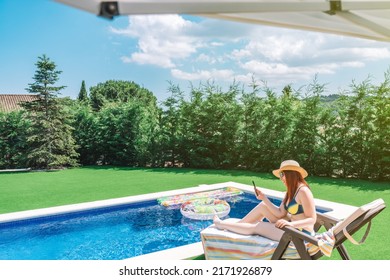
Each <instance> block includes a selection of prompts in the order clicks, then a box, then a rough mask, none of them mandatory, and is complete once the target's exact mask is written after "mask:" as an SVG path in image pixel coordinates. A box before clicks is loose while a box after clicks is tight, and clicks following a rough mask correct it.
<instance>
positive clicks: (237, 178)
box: [0, 166, 390, 260]
mask: <svg viewBox="0 0 390 280" xmlns="http://www.w3.org/2000/svg"><path fill="white" fill-rule="evenodd" d="M252 180H255V181H256V184H257V185H258V186H260V187H265V188H268V189H274V190H278V191H284V190H285V188H284V186H283V184H282V183H281V182H280V181H279V180H278V179H277V178H275V177H274V176H273V175H271V174H264V173H255V172H248V171H236V170H233V171H231V170H198V169H184V168H180V169H179V168H169V169H163V168H124V167H107V166H104V167H101V166H97V167H95V166H93V167H82V168H74V169H66V170H60V171H50V172H23V173H0V182H1V183H0V213H8V212H14V211H22V210H30V209H37V208H44V207H52V206H58V205H66V204H73V203H80V202H88V201H95V200H102V199H109V198H117V197H124V196H131V195H139V194H145V193H152V192H160V191H166V190H172V189H180V188H187V187H194V186H197V185H199V184H213V183H220V182H226V181H234V182H238V183H244V184H251V181H252ZM307 181H308V183H309V185H310V186H311V189H312V191H313V194H314V196H315V197H316V198H319V199H324V200H330V201H334V202H339V203H345V204H350V205H354V206H360V205H363V204H365V203H368V202H370V201H372V200H374V199H377V198H382V199H384V201H385V202H386V204H387V205H389V203H390V184H389V182H369V181H363V180H350V179H348V180H347V179H333V178H319V177H309V178H308V180H307ZM389 221H390V213H389V211H388V209H385V210H384V211H383V212H382V213H381V214H379V215H378V216H377V217H376V218H375V219H374V220H373V225H372V228H371V234H370V236H369V238H368V239H367V240H366V243H365V244H364V245H361V246H355V245H352V244H349V243H348V241H347V242H346V246H347V249H348V251H349V253H350V255H351V257H352V258H353V259H366V260H370V259H371V260H373V259H390V232H389V231H388V230H387V223H388V222H389ZM361 232H363V230H361ZM360 234H361V233H360ZM357 235H358V237H359V233H358V234H357ZM331 259H340V258H339V257H338V254H337V253H334V254H333V256H332V258H331Z"/></svg>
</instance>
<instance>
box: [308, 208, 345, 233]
mask: <svg viewBox="0 0 390 280" xmlns="http://www.w3.org/2000/svg"><path fill="white" fill-rule="evenodd" d="M316 214H317V220H316V224H315V226H314V230H315V231H318V230H319V228H320V227H321V226H324V227H325V228H326V229H327V230H328V229H330V228H331V227H333V226H334V225H336V224H337V223H338V222H339V221H340V220H338V219H336V218H333V217H330V216H328V215H326V214H323V213H318V212H317V213H316Z"/></svg>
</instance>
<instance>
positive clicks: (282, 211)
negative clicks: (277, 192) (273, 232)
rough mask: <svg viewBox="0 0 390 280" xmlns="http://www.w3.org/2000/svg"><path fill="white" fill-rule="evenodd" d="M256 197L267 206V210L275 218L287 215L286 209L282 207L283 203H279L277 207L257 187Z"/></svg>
mask: <svg viewBox="0 0 390 280" xmlns="http://www.w3.org/2000/svg"><path fill="white" fill-rule="evenodd" d="M256 198H257V199H259V200H262V201H263V203H264V204H265V205H266V206H267V208H268V210H269V211H270V212H271V213H272V214H273V215H274V216H275V217H277V218H279V219H281V218H283V217H285V216H286V215H287V211H286V209H284V207H283V203H281V204H280V206H279V207H277V206H276V205H275V204H273V203H272V202H271V200H269V199H268V197H267V196H266V195H265V194H264V193H263V192H262V191H261V190H260V189H258V188H257V194H256Z"/></svg>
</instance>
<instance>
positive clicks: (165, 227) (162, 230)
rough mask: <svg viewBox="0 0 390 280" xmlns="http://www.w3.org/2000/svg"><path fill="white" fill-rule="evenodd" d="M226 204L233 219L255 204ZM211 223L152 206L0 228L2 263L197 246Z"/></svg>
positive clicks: (250, 199)
mask: <svg viewBox="0 0 390 280" xmlns="http://www.w3.org/2000/svg"><path fill="white" fill-rule="evenodd" d="M226 200H227V201H228V202H229V204H230V206H231V212H230V213H229V217H232V218H241V217H243V216H244V215H245V214H246V213H248V211H249V210H251V209H252V208H253V207H254V206H255V205H256V204H257V203H258V202H259V201H258V200H256V198H255V197H254V196H253V194H248V193H244V194H243V195H240V196H236V197H231V198H227V199H226ZM274 203H275V204H278V203H280V201H277V200H274ZM211 223H212V221H199V220H191V219H188V218H185V217H183V216H182V215H181V213H180V210H179V208H178V207H168V208H167V207H164V206H161V205H159V204H158V203H157V202H156V200H150V201H144V202H137V203H131V204H126V205H120V206H110V207H103V208H99V209H94V210H85V211H79V212H75V213H67V214H60V215H54V216H48V217H40V218H33V219H27V220H21V221H13V222H6V223H0V259H2V260H121V259H126V258H131V257H134V256H139V255H144V254H148V253H152V252H156V251H160V250H165V249H169V248H175V247H178V246H182V245H186V244H191V243H195V242H199V241H200V234H199V232H200V231H201V230H202V229H204V228H206V227H207V226H209V225H210V224H211Z"/></svg>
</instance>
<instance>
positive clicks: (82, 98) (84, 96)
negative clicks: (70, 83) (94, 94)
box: [77, 80, 89, 102]
mask: <svg viewBox="0 0 390 280" xmlns="http://www.w3.org/2000/svg"><path fill="white" fill-rule="evenodd" d="M77 99H78V100H79V101H81V102H87V101H88V100H89V99H88V93H87V89H86V88H85V81H84V80H83V81H82V83H81V88H80V92H79V96H78V97H77Z"/></svg>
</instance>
